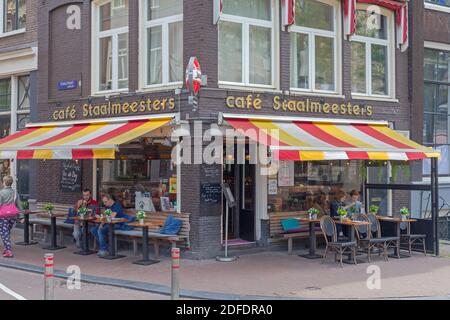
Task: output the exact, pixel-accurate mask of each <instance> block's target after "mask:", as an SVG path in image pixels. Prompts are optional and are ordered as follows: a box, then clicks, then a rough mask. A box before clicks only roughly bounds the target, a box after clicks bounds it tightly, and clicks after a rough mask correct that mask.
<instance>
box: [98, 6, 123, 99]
mask: <svg viewBox="0 0 450 320" xmlns="http://www.w3.org/2000/svg"><path fill="white" fill-rule="evenodd" d="M108 3H111V6H113V3H114V0H96V1H92V26H93V28H92V44H91V45H92V52H93V54H92V66H95V67H93V68H92V71H91V72H92V79H93V81H92V84H91V91H92V93H93V95H108V94H111V93H120V92H128V90H129V84H130V82H129V81H130V75H129V73H128V86H127V88H122V89H119V88H118V84H119V78H118V77H119V35H122V34H127V37H128V48H127V50H128V63H129V58H130V42H129V40H130V38H129V15H128V21H127V24H128V25H127V26H126V27H120V28H114V29H111V30H106V31H100V7H101V6H103V5H105V4H108ZM119 8H120V7H119ZM108 37H111V46H112V57H111V60H112V63H111V64H112V74H111V81H112V89H110V90H100V70H99V67H100V41H101V39H104V38H108ZM128 72H129V66H128Z"/></svg>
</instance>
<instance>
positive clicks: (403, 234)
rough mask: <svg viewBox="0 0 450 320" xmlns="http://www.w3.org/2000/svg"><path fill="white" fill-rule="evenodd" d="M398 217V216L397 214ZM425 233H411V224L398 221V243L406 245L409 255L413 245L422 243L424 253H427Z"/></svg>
mask: <svg viewBox="0 0 450 320" xmlns="http://www.w3.org/2000/svg"><path fill="white" fill-rule="evenodd" d="M398 217H399V218H400V216H398ZM426 238H427V235H426V234H411V224H410V223H409V222H401V223H400V245H401V244H405V245H407V246H408V252H409V256H412V247H413V245H422V248H423V253H424V255H427V248H426V242H425V241H426Z"/></svg>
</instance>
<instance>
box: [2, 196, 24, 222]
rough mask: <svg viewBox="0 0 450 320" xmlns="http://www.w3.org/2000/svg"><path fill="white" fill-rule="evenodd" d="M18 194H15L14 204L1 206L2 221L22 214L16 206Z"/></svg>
mask: <svg viewBox="0 0 450 320" xmlns="http://www.w3.org/2000/svg"><path fill="white" fill-rule="evenodd" d="M16 199H17V193H15V194H14V202H13V203H8V204H5V205H2V206H0V219H4V218H14V217H15V216H17V215H18V214H19V213H20V210H19V208H17V206H16Z"/></svg>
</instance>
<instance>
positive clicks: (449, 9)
mask: <svg viewBox="0 0 450 320" xmlns="http://www.w3.org/2000/svg"><path fill="white" fill-rule="evenodd" d="M424 7H425V9H429V10H435V11H441V12H446V13H450V7H448V6H444V5H442V4H437V3H430V2H426V1H425V0H424Z"/></svg>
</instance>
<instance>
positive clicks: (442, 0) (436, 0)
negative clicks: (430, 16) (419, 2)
mask: <svg viewBox="0 0 450 320" xmlns="http://www.w3.org/2000/svg"><path fill="white" fill-rule="evenodd" d="M425 2H426V3H431V4H437V5H439V6H444V7H449V8H450V0H425Z"/></svg>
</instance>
